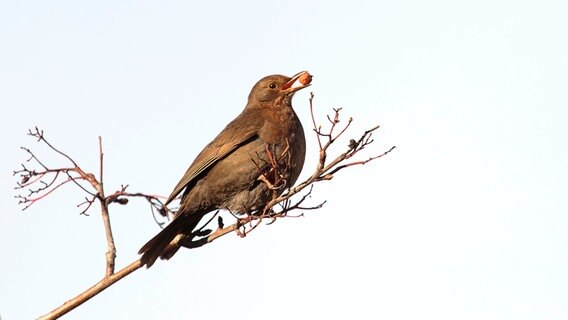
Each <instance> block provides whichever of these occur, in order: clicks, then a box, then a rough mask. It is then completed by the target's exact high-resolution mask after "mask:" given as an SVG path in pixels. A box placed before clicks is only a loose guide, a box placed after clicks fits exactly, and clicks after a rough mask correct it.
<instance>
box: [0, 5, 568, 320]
mask: <svg viewBox="0 0 568 320" xmlns="http://www.w3.org/2000/svg"><path fill="white" fill-rule="evenodd" d="M567 13H568V5H567V4H566V3H565V2H563V1H539V2H536V1H475V2H470V3H464V2H456V1H429V2H423V1H396V2H395V1H382V2H381V1H369V2H356V1H355V2H353V1H352V2H349V4H347V3H341V4H340V3H338V2H336V3H332V2H330V1H319V2H318V1H280V2H268V1H257V2H242V1H239V2H234V3H232V4H227V3H224V2H214V1H212V2H208V3H204V2H200V3H199V4H195V3H190V2H188V1H160V2H158V1H153V2H152V1H122V2H120V3H117V2H116V1H96V2H91V3H86V2H78V1H51V2H50V3H48V2H45V1H11V2H8V1H5V2H3V3H2V4H0V48H1V50H0V105H1V106H2V110H4V111H3V112H4V116H3V117H1V118H0V121H1V123H0V139H1V140H0V145H1V147H2V150H3V152H2V154H3V158H2V161H0V171H1V172H3V179H0V186H1V188H0V190H1V193H0V212H1V214H0V244H1V250H2V253H3V257H4V258H3V259H2V263H1V264H0V316H1V317H2V319H3V320H11V319H30V318H34V317H37V316H39V315H41V314H44V313H46V312H48V311H50V310H51V309H52V308H54V307H56V306H58V305H60V304H61V303H62V302H64V301H65V300H67V299H69V298H71V297H73V296H75V295H76V294H77V293H79V292H81V291H82V290H84V289H86V288H87V287H89V286H90V285H92V284H93V283H95V282H96V281H98V280H99V279H100V277H101V276H102V274H103V272H104V253H105V251H106V243H105V239H104V235H103V229H102V223H101V220H100V216H99V214H98V211H97V210H92V211H90V213H91V216H90V217H84V216H79V214H78V213H79V210H78V209H77V208H76V207H75V205H76V204H78V203H80V202H81V201H82V199H83V197H82V195H81V194H80V193H79V192H77V191H76V190H73V189H66V190H61V191H60V192H57V193H55V194H53V195H52V196H51V197H49V198H47V199H44V200H43V201H42V202H40V203H37V204H36V205H34V206H33V207H32V208H30V209H29V210H27V211H25V212H21V211H20V209H21V208H20V207H19V206H18V205H17V204H16V203H17V201H16V200H15V199H14V198H13V196H14V195H15V192H14V190H13V186H14V185H15V181H16V180H15V179H14V178H12V177H11V176H10V174H11V172H12V170H14V169H16V168H18V166H19V164H20V162H21V161H22V160H23V159H24V158H25V154H24V153H23V152H21V151H20V150H19V146H21V145H28V146H33V147H34V149H36V150H38V152H40V154H41V155H42V156H43V157H44V158H45V159H46V161H48V162H49V163H51V164H52V165H53V166H56V165H58V164H60V162H57V161H56V158H55V157H54V156H53V155H51V154H49V153H46V152H45V150H44V149H42V148H39V146H38V145H35V144H33V141H32V139H30V138H27V137H26V136H25V133H26V131H27V129H28V128H32V127H33V126H35V125H38V126H40V127H41V128H43V129H44V130H45V132H46V134H47V136H48V137H49V138H51V141H52V142H54V143H55V144H57V146H59V147H60V148H61V149H63V150H65V151H67V152H68V153H69V154H71V155H72V156H74V158H75V159H76V160H77V161H78V162H79V163H81V164H82V165H83V167H84V168H85V169H86V170H89V171H95V170H96V169H97V150H98V149H97V136H99V135H101V136H103V139H104V148H105V157H106V158H105V159H106V180H105V183H106V188H107V192H112V191H114V190H115V189H117V188H119V187H120V184H130V186H131V191H143V192H147V193H157V194H164V195H167V194H168V193H169V192H170V191H171V189H172V188H173V186H174V185H175V184H176V183H177V181H178V179H179V178H180V177H181V175H182V174H183V172H184V171H185V169H186V168H187V166H188V165H189V164H190V162H191V161H192V160H193V158H194V156H195V155H196V154H197V153H198V152H199V151H200V150H201V148H202V147H203V146H204V145H205V144H206V143H208V142H209V141H210V140H211V139H212V138H213V137H214V136H215V135H216V134H217V133H218V132H219V130H221V129H222V128H223V127H224V125H225V124H226V123H227V122H228V121H230V120H231V119H232V118H234V117H235V116H236V115H237V114H238V113H239V112H240V111H241V110H242V108H243V107H244V104H245V102H246V97H247V95H248V92H249V90H250V88H251V87H252V85H253V84H254V83H255V82H256V81H257V80H258V79H260V78H261V77H263V76H265V75H268V74H273V73H281V74H287V75H292V74H294V73H296V72H298V71H301V70H309V71H310V72H311V73H312V74H314V80H313V86H312V87H310V89H309V90H305V91H303V92H300V93H299V94H297V95H296V97H295V100H294V105H295V108H296V110H297V112H298V114H299V116H300V117H301V118H302V121H303V123H304V127H305V128H306V131H307V132H309V128H310V127H309V126H310V119H309V112H308V104H307V99H308V94H309V91H313V92H314V93H315V95H316V100H315V101H316V108H317V110H318V112H319V113H320V116H321V117H323V115H324V114H325V113H326V112H328V111H330V109H331V108H332V107H339V106H341V107H343V108H344V115H345V117H348V116H352V117H353V118H354V119H355V123H354V125H353V131H351V136H353V137H358V135H359V133H360V131H362V130H364V129H366V128H368V127H371V126H374V125H376V124H381V125H382V128H381V130H380V132H379V133H378V135H377V136H376V144H374V145H373V148H369V150H368V151H369V152H370V153H373V154H377V153H380V152H382V151H383V150H384V148H387V147H390V146H391V145H397V146H398V149H397V150H396V151H395V152H394V153H392V154H391V155H389V156H388V157H386V158H383V159H380V160H378V161H377V162H375V163H372V164H370V165H367V166H365V167H361V168H355V169H353V170H351V171H349V172H345V174H343V175H339V176H337V178H336V180H334V181H333V182H331V183H327V184H322V185H319V186H317V187H316V188H315V190H314V196H313V201H314V203H317V202H318V201H320V200H323V199H327V200H328V203H327V204H326V206H325V207H324V208H323V209H321V210H319V211H317V212H309V213H307V215H306V217H305V218H303V219H290V220H286V221H280V222H279V223H276V224H274V225H271V226H266V227H263V228H261V229H260V230H257V231H256V232H254V233H252V234H251V235H250V236H249V237H247V238H245V239H239V238H238V237H236V236H232V235H231V236H227V237H224V238H223V239H221V240H220V241H218V242H216V243H214V244H213V245H210V246H206V247H204V248H202V249H199V250H193V251H187V250H186V251H182V252H180V253H179V254H178V255H177V256H176V257H175V258H174V259H172V260H170V261H168V262H162V261H159V262H158V263H156V264H155V266H154V267H153V268H151V269H150V270H139V271H138V272H136V273H135V274H133V275H131V276H130V277H128V278H126V279H125V280H123V281H121V282H119V283H117V284H116V285H114V286H113V287H111V288H109V289H108V290H107V291H106V292H104V293H103V294H101V295H99V296H97V297H95V298H94V299H92V300H91V301H90V302H88V303H86V304H85V305H83V306H81V307H80V308H78V309H77V310H75V311H73V312H72V313H70V314H69V315H68V316H67V317H66V319H101V318H109V319H111V318H112V319H160V318H163V319H188V318H195V319H197V318H200V319H219V318H222V317H226V318H233V319H267V318H268V319H310V318H311V319H326V318H346V319H436V320H439V319H484V320H485V319H567V318H568V304H567V303H566V301H568V275H567V272H566V270H568V253H567V252H568V204H567V201H568V200H567V198H568V197H567V193H568V188H567V186H566V181H568V170H567V164H568V151H567V150H568V148H567V143H566V139H567V138H568V129H566V124H565V123H566V119H568V112H567V111H566V110H567V108H568V98H567V97H566V88H568V80H567V79H568V78H567V74H568V58H567V57H568V42H567V41H566V30H568V22H567V20H566V14H567ZM307 136H308V143H309V145H310V146H311V149H310V151H309V153H308V158H307V161H306V166H305V168H304V171H303V175H302V176H303V177H305V176H307V175H308V174H309V173H310V172H311V169H312V168H313V167H314V166H315V160H316V158H317V154H316V152H315V149H314V147H315V140H314V136H313V135H311V134H308V135H307ZM42 150H44V151H42ZM112 221H113V227H114V231H115V237H116V244H117V246H118V259H117V263H118V266H119V267H122V266H124V265H125V264H127V263H130V262H131V261H132V260H134V259H135V258H136V257H137V255H136V252H137V251H138V249H139V248H140V246H141V245H142V244H143V243H144V242H145V241H147V240H148V239H149V238H150V237H152V236H153V235H154V234H156V233H157V232H158V231H159V229H158V227H157V226H156V225H155V223H154V222H153V220H152V218H151V216H150V214H149V210H148V208H147V206H146V204H145V203H144V202H143V201H132V202H131V204H129V205H128V206H126V207H118V206H114V207H112Z"/></svg>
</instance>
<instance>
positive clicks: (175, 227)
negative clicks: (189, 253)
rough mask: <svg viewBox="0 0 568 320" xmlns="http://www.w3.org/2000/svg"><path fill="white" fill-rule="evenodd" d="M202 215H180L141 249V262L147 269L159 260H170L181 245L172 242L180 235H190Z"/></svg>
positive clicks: (139, 252)
mask: <svg viewBox="0 0 568 320" xmlns="http://www.w3.org/2000/svg"><path fill="white" fill-rule="evenodd" d="M200 220H201V215H199V214H190V215H180V216H177V217H176V218H174V220H173V221H172V222H171V223H170V224H168V225H167V226H166V227H165V228H164V229H163V230H162V231H160V233H158V234H157V235H156V236H154V237H153V238H152V239H150V241H148V242H146V244H145V245H143V246H142V248H140V250H139V251H138V254H142V257H141V258H140V261H141V262H142V265H146V268H150V267H151V266H152V265H153V264H154V262H156V260H157V259H158V258H162V259H166V260H167V259H170V258H171V257H173V256H174V254H175V253H176V252H177V251H178V249H179V245H177V244H172V245H170V243H171V242H172V240H174V239H175V237H176V236H177V235H178V234H187V235H190V234H191V232H192V231H193V229H195V227H196V226H197V225H198V224H199V221H200Z"/></svg>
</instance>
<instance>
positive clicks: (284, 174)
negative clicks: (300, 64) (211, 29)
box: [138, 71, 311, 268]
mask: <svg viewBox="0 0 568 320" xmlns="http://www.w3.org/2000/svg"><path fill="white" fill-rule="evenodd" d="M296 81H298V82H299V85H298V86H294V84H295V83H296ZM310 81H311V75H310V74H309V73H308V72H307V71H302V72H300V73H298V74H296V75H295V76H293V77H292V78H290V77H286V76H283V75H271V76H267V77H264V78H262V79H261V80H260V81H258V82H257V83H256V84H255V85H254V87H253V88H252V90H251V92H250V94H249V96H248V103H247V105H246V106H245V108H244V110H243V111H242V113H241V114H240V115H239V116H238V117H237V118H235V119H234V120H233V121H231V122H230V123H229V124H228V125H227V126H226V127H225V129H223V131H221V133H219V135H217V137H215V139H213V141H211V142H210V143H209V144H208V145H207V146H205V148H204V149H203V150H202V151H201V153H199V155H198V156H197V157H196V158H195V160H194V161H193V163H192V164H191V165H190V166H189V169H187V171H186V172H185V174H184V175H183V177H182V178H181V180H180V181H179V182H178V184H177V185H176V187H175V188H174V190H173V191H172V193H171V195H170V196H169V198H168V200H167V201H166V202H165V205H168V204H169V203H170V202H172V201H173V200H174V199H175V198H176V197H177V196H178V195H179V194H180V193H181V192H182V191H183V194H182V197H181V203H180V208H179V210H178V212H177V213H176V214H175V217H174V219H173V221H172V222H171V223H170V224H169V225H167V226H166V227H165V228H164V229H163V230H162V231H161V232H160V233H158V234H157V235H156V236H155V237H154V238H152V239H151V240H150V241H148V242H147V243H146V244H145V245H144V246H143V247H142V248H141V249H140V251H139V252H138V253H139V254H142V257H141V258H140V260H141V262H142V264H143V265H144V264H145V265H146V267H148V268H149V267H151V266H152V264H154V262H155V261H156V259H158V258H161V259H169V258H171V257H172V256H173V255H174V254H175V253H176V252H177V250H178V249H179V247H180V244H179V243H178V241H177V240H178V239H179V237H178V235H180V236H185V235H190V236H191V235H192V232H193V231H194V230H195V228H196V227H197V225H198V224H199V221H200V220H201V218H202V217H203V216H204V215H205V214H207V213H209V212H211V211H214V210H217V209H226V210H229V211H230V212H232V213H234V214H246V213H255V212H257V211H259V210H263V208H264V206H265V205H266V203H267V202H268V201H270V200H271V199H272V196H273V195H274V193H275V192H276V193H277V194H281V193H282V192H283V191H284V189H286V188H288V187H291V186H292V185H293V184H294V183H295V182H296V179H298V176H299V175H300V172H301V171H302V167H303V166H304V158H305V153H306V139H305V137H304V129H303V128H302V124H301V123H300V120H299V119H298V116H297V115H296V113H295V112H294V109H292V96H293V95H294V93H295V92H297V91H298V90H300V89H303V88H305V87H307V86H309V85H310ZM176 238H177V239H176Z"/></svg>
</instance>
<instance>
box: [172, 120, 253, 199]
mask: <svg viewBox="0 0 568 320" xmlns="http://www.w3.org/2000/svg"><path fill="white" fill-rule="evenodd" d="M247 111H248V110H245V111H244V112H243V113H241V114H240V115H239V116H238V117H237V118H236V119H234V120H233V121H232V122H231V123H229V124H228V125H227V126H226V127H225V129H223V131H221V133H219V135H217V137H215V139H213V141H211V142H210V143H209V144H208V145H207V146H206V147H205V148H204V149H203V150H202V151H201V152H200V153H199V155H198V156H197V157H196V158H195V160H194V161H193V163H192V164H191V165H190V166H189V168H188V169H187V171H186V172H185V174H184V175H183V177H182V178H181V180H180V181H179V182H178V184H177V185H176V187H175V188H174V190H173V191H172V193H171V194H170V196H169V197H168V200H167V201H166V203H165V205H167V204H169V203H170V202H172V201H173V200H174V199H175V198H176V197H177V196H178V195H179V194H180V193H181V192H182V191H183V189H185V187H187V185H188V184H190V183H191V182H193V180H194V179H196V177H198V176H199V175H200V174H201V173H203V172H205V171H207V169H209V168H211V167H212V166H214V165H215V164H216V163H217V162H218V161H219V160H221V159H223V158H224V157H226V156H227V155H229V154H231V153H232V152H233V151H235V150H236V149H237V148H238V147H239V146H242V145H244V144H246V143H248V142H250V141H252V140H253V139H255V138H256V137H257V134H258V131H259V130H260V128H261V127H262V126H263V124H264V121H262V118H260V117H258V116H256V115H257V114H256V113H254V112H247Z"/></svg>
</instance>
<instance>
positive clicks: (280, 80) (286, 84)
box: [248, 71, 312, 105]
mask: <svg viewBox="0 0 568 320" xmlns="http://www.w3.org/2000/svg"><path fill="white" fill-rule="evenodd" d="M311 81H312V76H311V75H310V74H309V73H308V72H307V71H302V72H299V73H297V74H296V75H294V76H293V77H292V78H290V77H286V76H283V75H271V76H267V77H264V78H262V79H260V80H259V81H258V82H257V83H256V84H255V85H254V87H253V88H252V90H251V91H250V94H249V98H248V103H249V105H251V104H252V105H257V104H260V105H264V104H266V103H274V104H280V103H282V102H284V103H286V104H289V103H290V102H291V100H292V96H294V93H296V92H297V91H298V90H301V89H304V88H306V87H309V86H310V82H311Z"/></svg>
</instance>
